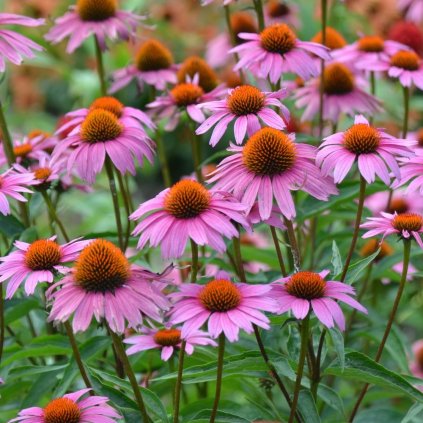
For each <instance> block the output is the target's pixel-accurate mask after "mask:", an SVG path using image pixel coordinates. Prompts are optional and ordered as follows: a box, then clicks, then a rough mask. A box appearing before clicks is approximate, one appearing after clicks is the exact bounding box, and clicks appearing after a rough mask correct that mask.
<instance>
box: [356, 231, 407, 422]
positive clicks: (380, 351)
mask: <svg viewBox="0 0 423 423" xmlns="http://www.w3.org/2000/svg"><path fill="white" fill-rule="evenodd" d="M410 250H411V240H410V239H404V258H403V265H402V274H401V281H400V285H399V288H398V292H397V295H396V297H395V300H394V304H393V306H392V310H391V313H390V315H389V320H388V324H387V325H386V328H385V332H384V334H383V338H382V341H381V342H380V344H379V347H378V349H377V352H376V357H375V361H376V363H379V360H380V358H381V357H382V354H383V350H384V348H385V344H386V341H387V340H388V337H389V334H390V332H391V328H392V325H393V323H394V319H395V315H396V314H397V310H398V306H399V303H400V301H401V297H402V294H403V292H404V288H405V283H406V282H407V273H408V265H409V263H410ZM369 386H370V384H369V383H366V384H365V385H364V387H363V389H362V390H361V393H360V395H359V397H358V400H357V402H356V403H355V406H354V409H353V411H352V413H351V416H350V418H349V422H353V421H354V418H355V416H356V414H357V411H358V409H359V408H360V404H361V402H362V401H363V399H364V397H365V395H366V393H367V390H368V389H369Z"/></svg>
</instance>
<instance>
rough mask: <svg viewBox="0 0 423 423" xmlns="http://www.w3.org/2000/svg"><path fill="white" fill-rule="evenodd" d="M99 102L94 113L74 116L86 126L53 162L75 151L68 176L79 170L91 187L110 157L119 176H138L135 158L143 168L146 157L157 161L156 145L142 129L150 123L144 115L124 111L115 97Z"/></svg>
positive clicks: (61, 145)
mask: <svg viewBox="0 0 423 423" xmlns="http://www.w3.org/2000/svg"><path fill="white" fill-rule="evenodd" d="M97 101H99V104H96V103H93V105H92V106H91V108H90V109H79V110H77V111H75V112H73V114H72V116H74V117H75V119H78V120H79V121H82V123H80V124H79V125H77V126H76V127H75V128H74V129H73V130H72V131H71V132H70V133H69V135H68V136H67V137H66V138H65V139H63V140H62V141H61V142H60V143H59V144H58V145H57V146H56V148H55V149H54V151H53V158H54V159H55V160H56V159H61V157H62V155H63V154H64V152H65V151H66V150H67V149H71V153H70V154H69V157H68V158H67V169H68V172H71V170H72V168H73V166H75V167H76V170H77V171H78V174H79V175H80V176H81V178H82V179H84V180H85V181H87V182H88V183H93V182H94V180H95V177H96V174H97V173H99V172H100V171H101V170H102V168H103V165H104V161H105V159H106V155H107V156H108V157H109V158H110V160H111V161H112V162H113V164H114V165H115V166H116V168H117V169H118V170H119V172H121V173H122V174H124V173H125V172H129V173H131V174H132V175H135V172H136V170H135V163H134V158H135V159H136V160H138V162H139V163H140V164H142V162H143V158H144V157H146V158H147V160H149V161H150V162H152V161H153V157H154V150H155V144H154V142H153V141H152V140H151V139H150V138H149V137H148V136H147V134H146V132H145V130H144V128H143V127H142V125H141V123H144V124H147V122H150V120H149V119H148V118H147V117H146V116H145V114H144V113H142V112H140V111H137V110H136V109H133V108H131V107H123V105H122V103H120V102H119V101H117V100H115V99H113V98H112V97H111V98H110V97H102V98H101V99H98V100H97ZM138 112H139V113H138ZM146 118H147V119H148V120H146ZM73 123H75V121H70V122H68V123H67V124H65V125H64V127H62V128H61V129H59V132H60V131H61V130H63V129H64V128H67V126H68V125H71V124H73ZM151 125H152V124H151Z"/></svg>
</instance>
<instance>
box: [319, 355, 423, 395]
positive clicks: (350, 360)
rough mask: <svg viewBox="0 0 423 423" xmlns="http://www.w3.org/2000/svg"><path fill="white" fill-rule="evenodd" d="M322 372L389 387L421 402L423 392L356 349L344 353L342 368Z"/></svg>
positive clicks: (333, 367) (337, 367) (329, 368)
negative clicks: (343, 366)
mask: <svg viewBox="0 0 423 423" xmlns="http://www.w3.org/2000/svg"><path fill="white" fill-rule="evenodd" d="M324 373H325V374H327V375H335V376H339V377H344V378H349V379H355V380H359V381H361V382H366V383H371V384H374V385H377V386H381V387H384V388H390V389H392V390H394V391H395V392H398V393H402V394H404V395H407V396H408V397H410V398H412V399H414V400H416V401H419V402H423V393H422V392H420V391H419V390H418V389H416V388H415V387H414V386H412V385H411V384H410V383H409V382H407V380H406V379H405V378H403V377H402V376H400V375H399V374H398V373H395V372H392V371H390V370H388V369H387V368H385V367H384V366H382V365H381V364H379V363H376V362H375V361H374V360H372V359H371V358H369V357H367V356H366V355H364V354H362V353H360V352H358V351H352V352H348V353H347V354H345V368H344V369H342V368H341V367H340V366H331V367H328V368H327V369H326V370H325V372H324Z"/></svg>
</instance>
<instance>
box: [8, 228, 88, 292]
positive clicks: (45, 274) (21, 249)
mask: <svg viewBox="0 0 423 423" xmlns="http://www.w3.org/2000/svg"><path fill="white" fill-rule="evenodd" d="M89 242H90V241H87V240H83V241H80V240H79V238H77V239H74V240H72V241H70V242H68V243H66V244H63V245H59V244H58V243H57V242H56V236H52V237H51V238H48V239H38V240H37V241H34V242H32V243H31V244H28V243H26V242H22V241H15V243H14V246H15V247H16V248H17V250H16V251H13V252H12V253H10V254H9V255H7V256H5V257H1V258H0V261H1V262H2V263H1V264H0V282H4V281H6V280H9V282H8V284H7V289H6V298H7V299H10V298H12V296H13V295H14V294H15V292H16V290H17V289H18V288H19V286H20V285H21V284H22V283H23V282H24V281H25V293H26V295H32V294H33V293H34V291H35V288H36V287H37V285H38V284H39V283H41V282H48V283H51V282H53V279H54V276H55V275H56V274H59V273H60V274H62V275H65V274H66V273H68V272H69V271H70V268H69V267H66V266H64V264H65V263H69V262H72V261H74V260H75V259H76V258H77V257H78V255H79V252H80V251H81V250H82V249H83V248H84V247H85V246H86V245H87V244H88V243H89Z"/></svg>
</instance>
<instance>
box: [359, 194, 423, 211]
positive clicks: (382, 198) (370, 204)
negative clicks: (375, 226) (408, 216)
mask: <svg viewBox="0 0 423 423" xmlns="http://www.w3.org/2000/svg"><path fill="white" fill-rule="evenodd" d="M388 200H390V202H389V204H388ZM364 206H365V207H367V208H368V209H369V210H370V211H371V212H372V214H374V215H378V214H379V213H380V212H383V211H386V212H388V213H394V212H397V213H398V214H400V213H423V197H421V196H420V195H407V194H406V192H405V189H401V190H395V191H393V192H392V194H391V193H390V192H389V191H380V192H376V193H375V194H372V195H369V196H368V197H366V199H365V200H364Z"/></svg>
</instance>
